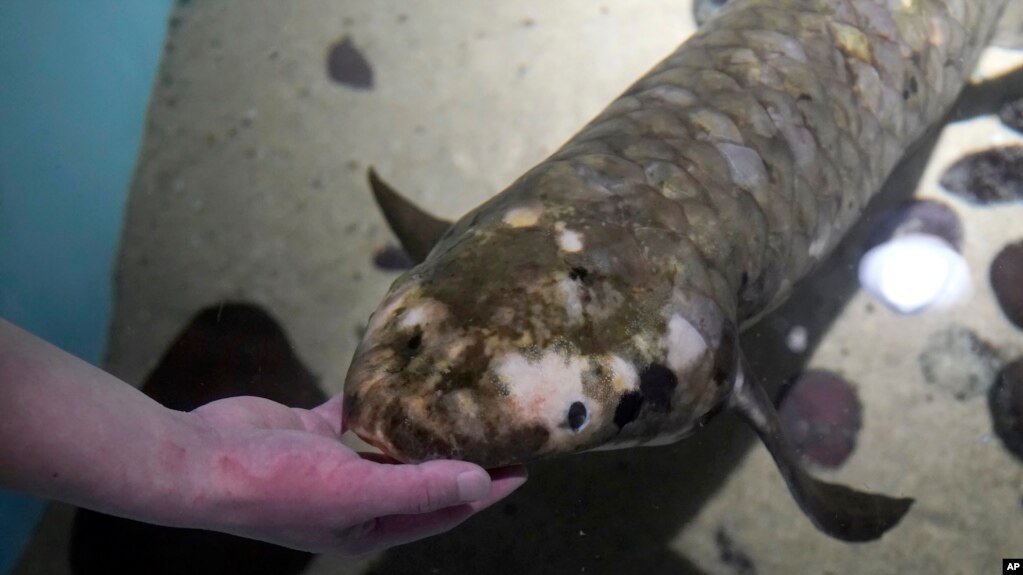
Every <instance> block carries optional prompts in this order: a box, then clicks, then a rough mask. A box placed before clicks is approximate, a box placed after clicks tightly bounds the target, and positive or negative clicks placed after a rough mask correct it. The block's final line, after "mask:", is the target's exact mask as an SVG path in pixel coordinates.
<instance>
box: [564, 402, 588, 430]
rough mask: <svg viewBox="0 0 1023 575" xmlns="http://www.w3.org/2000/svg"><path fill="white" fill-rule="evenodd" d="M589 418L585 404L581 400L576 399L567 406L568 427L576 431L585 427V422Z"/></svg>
mask: <svg viewBox="0 0 1023 575" xmlns="http://www.w3.org/2000/svg"><path fill="white" fill-rule="evenodd" d="M589 420H590V414H589V412H588V411H587V410H586V405H585V404H584V403H583V402H581V401H576V402H575V403H573V404H572V405H571V406H569V408H568V427H569V428H570V429H571V430H572V431H574V432H576V433H578V432H579V431H581V430H582V428H584V427H586V424H587V423H588V422H589Z"/></svg>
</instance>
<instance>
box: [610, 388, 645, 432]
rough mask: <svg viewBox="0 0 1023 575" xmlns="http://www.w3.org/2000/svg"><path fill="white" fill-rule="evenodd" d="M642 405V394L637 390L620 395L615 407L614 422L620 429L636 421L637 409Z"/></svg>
mask: <svg viewBox="0 0 1023 575" xmlns="http://www.w3.org/2000/svg"><path fill="white" fill-rule="evenodd" d="M642 407H643V394H642V393H640V392H638V391H629V392H626V393H624V394H623V395H622V397H621V399H619V400H618V405H617V407H615V416H614V423H615V425H616V426H618V429H621V428H623V427H625V426H626V425H628V424H629V423H632V422H633V421H636V418H637V417H639V411H640V409H641V408H642Z"/></svg>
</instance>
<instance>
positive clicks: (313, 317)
mask: <svg viewBox="0 0 1023 575" xmlns="http://www.w3.org/2000/svg"><path fill="white" fill-rule="evenodd" d="M693 29H694V24H693V21H692V16H691V9H690V3H689V2H688V1H680V0H649V1H644V2H635V1H629V0H603V1H601V2H588V1H583V0H567V1H563V2H550V1H546V2H540V1H535V0H527V1H524V2H515V3H511V2H473V1H469V0H459V1H448V2H441V1H439V0H429V1H424V2H401V1H398V0H387V1H377V2H358V1H354V0H335V1H327V0H293V1H291V2H275V1H272V0H258V1H257V0H230V1H223V2H204V1H193V2H184V1H183V2H179V3H178V6H177V7H176V8H175V9H174V11H173V14H172V18H171V20H170V22H169V30H168V37H167V43H166V47H165V53H164V58H163V62H162V66H161V70H160V73H159V76H158V80H157V84H156V85H155V87H154V92H153V95H152V100H151V103H150V109H149V116H148V123H147V130H146V135H145V139H144V143H143V146H142V148H141V152H140V155H139V159H138V165H137V168H136V174H135V180H134V185H133V188H132V190H131V195H130V200H129V207H128V211H127V213H126V219H125V230H124V234H123V237H122V246H121V253H120V257H119V266H118V272H117V273H118V283H117V290H118V299H117V301H116V313H115V321H114V325H113V327H112V334H111V345H110V349H109V353H108V362H107V368H108V369H109V370H110V371H112V372H113V373H114V374H116V375H117V376H119V377H121V378H123V379H125V380H126V381H129V382H132V383H133V384H136V385H141V384H142V382H144V381H146V378H147V376H148V375H149V374H150V373H151V372H152V371H153V370H154V368H156V367H157V365H158V364H159V363H160V362H161V358H164V354H165V351H166V350H167V348H168V347H169V346H171V344H172V342H174V341H175V340H176V338H178V335H179V333H181V332H182V330H183V329H185V327H186V325H187V324H188V323H189V322H190V321H191V320H192V319H193V317H194V316H195V315H196V314H197V313H199V311H200V310H203V309H206V308H210V307H211V306H213V307H216V306H218V305H219V304H221V303H222V302H230V303H245V304H250V305H252V306H256V307H258V308H260V309H262V310H264V311H265V312H266V313H267V314H269V316H272V318H274V319H275V321H276V322H277V323H278V325H279V327H280V329H281V330H282V331H283V333H284V334H285V335H286V337H287V339H288V341H289V342H290V345H291V347H292V348H293V349H294V351H295V354H296V355H297V358H298V361H300V362H301V363H302V365H304V366H305V368H306V369H308V371H309V372H310V373H311V374H312V376H313V377H314V378H315V380H316V381H317V384H318V386H319V388H320V390H321V391H322V392H324V393H326V394H327V395H332V394H336V393H338V392H340V390H341V386H342V382H343V377H344V374H345V371H346V369H347V366H348V362H349V360H350V358H351V356H352V353H353V352H354V349H355V346H356V345H357V343H358V339H359V335H360V333H361V329H362V328H363V326H364V324H365V320H366V318H367V317H368V315H369V313H370V312H371V311H372V310H373V309H374V308H375V307H376V305H377V303H378V302H379V300H380V298H381V297H382V295H383V294H384V292H385V290H386V288H387V286H388V285H389V284H390V282H391V281H393V279H394V278H395V277H396V274H397V273H398V272H397V271H394V269H391V268H400V267H401V265H402V262H401V261H400V257H396V256H395V254H394V251H393V250H390V249H387V248H388V246H393V245H394V243H395V240H394V239H393V238H392V236H391V235H390V232H389V231H388V229H387V228H386V225H385V224H384V222H383V220H382V218H381V217H380V215H379V214H378V212H377V210H376V208H375V205H374V204H373V201H372V198H371V197H370V194H369V190H368V186H367V184H366V170H367V168H368V167H369V166H373V167H375V168H376V169H377V170H378V171H379V172H380V173H381V174H382V175H384V176H385V177H386V178H387V179H388V180H389V181H390V182H391V183H393V184H394V185H395V186H396V187H398V188H399V189H401V190H403V191H404V192H405V193H407V194H408V195H409V196H410V197H411V198H412V199H414V200H416V201H417V202H419V203H420V205H423V206H426V207H428V208H429V209H430V210H431V211H433V212H434V213H436V214H438V215H441V216H445V217H457V216H458V215H460V214H461V213H463V212H464V211H466V210H467V209H469V208H471V207H473V206H475V205H476V204H478V203H480V202H481V201H482V200H484V199H485V198H487V197H488V196H490V195H492V194H494V193H496V192H498V191H499V190H501V189H502V188H503V187H504V186H505V185H506V184H507V183H509V182H511V181H512V180H513V179H514V178H515V177H517V176H518V175H520V174H521V173H522V172H523V171H525V170H526V169H527V168H529V167H530V166H531V165H532V164H534V163H536V162H537V161H539V160H541V159H542V158H544V157H545V156H546V155H547V154H549V153H550V152H552V151H553V150H554V149H555V148H556V147H557V146H558V145H559V144H560V143H561V142H563V141H564V140H565V139H567V138H568V137H569V136H571V135H572V134H573V133H574V132H575V131H576V130H577V129H578V128H580V127H582V125H583V124H584V123H585V122H586V121H587V120H588V119H589V118H591V117H592V116H593V115H594V114H595V113H596V112H598V111H599V110H600V109H601V108H602V107H603V106H604V105H606V104H607V103H608V102H610V101H611V99H612V98H614V97H615V96H616V95H617V94H618V93H619V92H620V91H622V90H623V89H624V88H625V87H626V86H627V85H628V84H629V83H630V82H631V81H632V80H634V79H635V78H637V77H638V76H639V75H640V74H642V73H643V72H644V71H646V70H647V69H648V68H649V67H651V66H652V65H653V64H654V63H656V62H657V61H658V60H660V59H661V58H662V57H663V56H665V55H666V54H668V53H669V52H670V51H671V50H672V49H674V47H675V46H676V45H677V44H678V43H679V42H680V41H681V40H682V39H684V38H685V37H686V36H687V35H689V34H691V33H692V31H693ZM1019 64H1023V57H1020V56H1019V54H1017V53H1014V52H1012V51H1009V50H999V49H993V50H990V51H989V53H988V54H986V56H985V60H984V65H983V67H982V68H983V71H984V73H985V74H987V75H995V74H997V73H999V72H1000V71H1003V70H1006V69H1009V68H1011V67H1013V66H1015V65H1019ZM1014 142H1015V143H1023V137H1021V135H1020V134H1019V133H1016V132H1013V131H1012V130H1010V129H1008V128H1006V127H1005V126H1003V125H1001V124H1000V123H999V121H998V119H997V118H996V117H994V116H991V115H987V116H983V117H980V118H977V119H975V120H971V121H969V122H963V123H959V124H956V125H953V126H951V127H949V128H948V129H946V130H945V132H944V133H943V134H942V136H941V138H940V141H939V142H938V146H937V148H936V150H935V152H934V153H933V154H932V155H931V156H930V161H929V163H927V164H926V166H921V169H922V175H920V177H919V180H918V181H917V180H916V178H913V177H908V176H907V177H905V178H903V179H902V180H901V181H896V182H894V183H893V184H892V185H891V187H892V188H896V189H897V188H899V186H900V185H902V186H903V187H905V186H906V185H917V189H916V195H917V196H919V197H921V198H926V199H930V200H935V201H937V202H941V203H942V204H943V205H945V206H946V207H948V208H950V209H951V211H952V212H953V213H954V214H955V216H956V217H957V218H958V222H959V224H960V225H961V230H962V242H961V253H962V255H963V256H964V257H965V259H966V261H967V263H968V265H969V269H970V277H971V280H972V288H973V289H972V297H970V298H969V299H968V300H967V301H966V302H963V303H960V304H957V305H955V306H952V307H950V308H948V309H944V310H940V311H931V312H925V313H921V314H916V315H909V316H904V315H898V314H896V313H894V312H891V311H889V310H888V309H887V308H886V307H885V306H883V305H882V304H880V303H879V302H878V301H877V300H875V299H874V298H872V297H871V296H870V295H868V294H866V293H864V292H863V291H861V290H859V289H858V287H857V285H856V280H855V270H854V269H853V268H851V267H850V266H855V263H856V260H857V259H858V257H859V255H860V254H861V253H862V249H861V248H862V246H863V245H864V242H866V241H869V239H868V238H869V237H870V234H871V222H869V221H868V222H867V223H866V224H864V225H862V226H859V228H858V231H857V232H856V234H858V235H856V237H855V238H854V239H853V240H851V241H850V242H849V243H847V244H844V245H843V246H842V248H840V250H839V253H838V254H836V259H835V260H834V261H833V262H832V263H831V264H829V265H828V266H826V269H824V270H822V271H821V272H820V273H818V274H817V275H816V276H815V277H814V279H813V281H812V282H811V283H810V284H808V285H806V286H803V287H802V288H801V289H800V292H799V295H798V297H797V298H795V299H794V300H793V301H792V302H790V303H789V304H788V305H786V306H785V307H783V308H782V309H780V310H778V312H777V313H775V314H774V315H772V316H771V317H770V318H769V319H768V320H766V321H765V322H764V323H763V324H762V325H760V326H759V327H758V328H757V329H756V330H754V331H752V332H750V333H747V334H746V335H745V337H744V339H745V342H744V348H745V349H746V350H747V351H748V353H749V354H750V355H751V356H752V361H753V362H754V364H756V365H758V366H760V367H759V370H760V373H762V374H764V375H765V376H767V377H770V378H772V382H771V383H772V385H773V386H774V387H775V388H777V386H778V384H780V383H781V381H782V380H785V379H788V378H791V377H793V376H794V375H796V374H797V373H800V372H801V371H803V370H806V369H818V370H827V371H828V372H831V373H833V374H836V375H837V376H838V377H840V378H841V379H842V380H843V381H845V382H847V383H848V384H849V386H848V387H849V389H851V390H852V392H853V394H854V396H855V398H856V399H855V400H854V403H856V404H857V405H858V406H859V407H860V408H861V410H862V413H861V415H859V416H858V418H857V422H856V423H857V425H856V426H855V427H856V431H854V432H853V434H854V438H853V440H852V441H851V444H852V450H851V454H849V455H848V458H847V459H845V458H843V461H842V462H841V464H840V465H839V466H838V467H837V468H836V469H833V470H824V469H818V473H819V474H820V475H822V476H825V477H828V478H833V479H835V480H840V481H842V482H846V483H849V484H852V485H857V486H861V487H864V488H869V489H871V490H877V491H882V492H887V493H892V494H899V495H910V496H913V497H915V498H916V500H917V502H916V504H915V506H914V508H913V509H912V510H911V512H910V513H909V515H908V516H907V518H906V519H905V520H904V521H903V523H902V524H901V525H900V526H898V527H897V528H895V529H894V530H893V531H891V532H890V533H888V534H887V535H886V536H885V537H884V538H883V539H882V540H880V541H879V542H875V543H870V544H865V545H847V544H843V543H840V542H837V541H833V540H830V539H828V538H827V537H825V536H824V535H821V534H819V533H818V532H817V531H815V530H814V528H813V527H812V526H811V525H810V524H809V523H808V522H807V521H806V520H805V518H804V517H803V516H802V514H801V513H800V512H799V510H798V509H797V508H796V506H795V504H794V503H793V501H792V500H791V498H790V497H789V495H788V493H787V492H786V491H785V487H784V485H783V483H782V481H781V479H780V477H779V476H778V473H777V471H776V469H775V467H774V464H773V463H772V462H771V460H770V456H769V455H768V453H767V451H766V450H765V449H763V448H762V447H761V446H760V445H759V443H755V442H754V441H753V436H752V433H751V432H750V431H749V430H747V429H745V428H744V427H741V426H740V425H738V424H737V422H736V421H735V420H734V418H731V417H728V416H726V417H723V418H720V420H719V421H717V422H715V423H714V424H712V425H710V426H709V427H708V428H707V429H705V430H703V431H702V432H701V433H700V434H699V435H698V436H696V437H694V438H691V439H688V440H686V441H685V442H683V443H680V444H677V445H674V446H669V447H662V448H651V449H643V450H632V451H623V452H609V453H597V454H588V455H583V456H579V457H574V458H568V459H561V460H556V461H548V462H541V463H538V464H536V465H534V466H532V467H531V479H530V481H529V483H527V485H526V486H525V487H524V488H523V489H521V490H520V491H519V492H518V493H516V494H515V495H514V496H512V497H511V498H509V499H508V500H506V501H505V502H502V503H500V504H498V505H497V506H496V507H494V508H493V509H491V510H489V511H487V512H485V513H483V514H481V515H479V516H477V517H474V518H473V519H471V520H470V521H469V522H468V523H466V524H465V525H463V526H462V527H460V528H459V529H456V530H455V531H453V532H451V533H448V534H445V535H443V536H440V537H437V538H434V539H431V540H429V541H427V542H422V543H417V544H412V545H408V546H404V547H400V548H396V549H393V550H390V551H387V552H384V553H381V554H377V555H375V556H373V557H368V558H364V559H361V560H355V561H352V560H342V559H338V558H331V557H319V558H316V559H314V560H313V561H312V562H311V563H310V564H309V566H308V568H307V569H306V570H305V572H306V573H310V574H317V575H319V574H324V575H325V574H328V573H330V574H344V573H352V574H354V573H381V574H384V573H386V574H391V573H461V572H488V573H505V572H507V573H530V572H550V573H617V572H623V569H625V568H628V569H629V570H645V571H646V572H650V573H708V574H722V575H724V574H736V573H739V574H747V575H748V574H753V573H758V574H787V573H834V574H847V573H864V574H866V573H870V574H888V573H890V574H896V573H964V574H966V573H993V572H998V571H997V569H998V568H999V566H1000V564H1001V558H1002V557H1011V556H1017V557H1018V556H1021V555H1023V539H1021V538H1020V533H1023V462H1021V461H1020V460H1019V459H1017V458H1015V457H1014V456H1013V455H1012V454H1011V453H1010V452H1009V451H1008V450H1007V449H1006V447H1005V446H1004V445H1003V442H1002V441H1001V440H1000V439H999V437H998V436H997V435H996V434H995V433H994V431H993V428H992V417H991V413H990V407H989V401H988V396H989V392H988V387H989V385H991V384H992V383H993V381H994V379H996V375H995V374H997V372H998V370H1000V369H1002V367H1003V366H1004V365H1006V364H1008V363H1009V362H1010V361H1012V360H1014V359H1016V358H1019V357H1021V356H1023V331H1021V330H1020V328H1018V327H1015V326H1014V325H1013V324H1012V323H1011V322H1010V321H1009V320H1008V319H1007V318H1006V315H1005V312H1004V311H1003V309H1002V308H1001V307H1000V306H999V304H998V302H997V299H996V297H995V295H994V293H993V292H992V288H991V284H990V282H989V268H990V265H991V262H992V260H993V259H994V258H995V256H996V254H998V253H999V251H1000V250H1002V248H1003V247H1004V246H1005V245H1007V244H1010V243H1012V242H1018V241H1021V240H1023V225H1021V222H1023V201H1016V202H1006V203H1001V204H989V205H979V204H977V203H973V202H970V201H967V200H964V199H962V198H959V197H956V196H954V195H951V194H949V193H948V192H947V191H946V190H944V189H943V188H942V186H940V185H939V184H938V181H939V180H940V178H941V177H942V174H944V173H945V171H946V170H947V169H948V167H949V166H950V165H952V164H953V163H954V162H955V161H957V160H958V159H960V158H961V157H963V156H964V155H966V154H968V153H972V152H977V151H982V150H985V149H989V148H991V147H994V146H1004V145H1007V144H1011V143H1014ZM905 182H911V183H910V184H906V183H905ZM902 193H904V194H905V193H906V190H902ZM878 209H882V210H883V209H884V207H882V208H878ZM1021 251H1023V250H1021ZM850 270H852V271H851V272H850ZM1019 297H1023V296H1019ZM936 334H937V335H936ZM964 334H966V335H964ZM970 334H972V335H970ZM957 338H958V339H957ZM963 338H965V339H963ZM964 341H965V342H966V343H963V342H964ZM978 342H979V343H978ZM956 354H959V355H956ZM942 357H944V358H946V359H947V358H954V361H951V363H948V365H952V366H953V367H954V366H960V367H961V368H962V369H963V370H964V372H966V373H967V374H968V375H971V376H976V377H975V379H976V378H979V379H977V381H979V383H978V384H976V385H973V386H972V387H971V386H968V385H967V386H965V387H963V386H959V385H958V384H957V383H956V382H955V381H953V382H951V383H949V382H947V381H945V380H943V379H942V377H941V373H944V372H947V369H946V368H947V365H946V364H941V363H940V361H937V360H935V358H939V359H940V358H942ZM936 362H937V363H936ZM935 365H938V366H939V367H935ZM940 365H946V367H940ZM962 366H966V367H962ZM943 370H944V371H943ZM985 370H987V371H985ZM935 374H937V375H935ZM977 374H980V375H977ZM985 378H988V379H985ZM946 379H947V378H946ZM183 393H185V392H183ZM71 515H72V510H70V509H68V508H66V507H63V506H51V508H50V510H49V511H48V513H47V516H46V518H45V520H44V522H43V524H42V525H41V527H40V529H39V531H38V533H37V536H36V538H35V540H34V542H33V543H32V545H31V546H30V548H29V550H28V552H27V553H26V555H25V557H24V559H23V561H22V564H21V566H20V567H19V569H18V571H17V573H20V574H30V573H66V572H69V571H68V566H67V560H66V554H67V547H68V537H69V535H68V532H69V525H70V522H71ZM181 551H182V552H183V553H185V552H187V550H181ZM237 560H238V561H239V562H245V561H246V557H244V556H240V557H238V558H237Z"/></svg>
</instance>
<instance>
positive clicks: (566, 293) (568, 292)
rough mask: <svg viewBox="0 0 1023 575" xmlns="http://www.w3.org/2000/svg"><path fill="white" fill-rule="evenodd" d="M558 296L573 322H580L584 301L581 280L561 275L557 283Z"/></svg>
mask: <svg viewBox="0 0 1023 575" xmlns="http://www.w3.org/2000/svg"><path fill="white" fill-rule="evenodd" d="M555 287H556V289H557V293H558V297H559V298H560V299H561V303H562V304H564V306H565V314H566V315H567V316H568V319H569V321H571V322H572V323H579V322H580V321H582V319H583V303H582V299H581V298H580V293H579V292H580V290H581V289H582V288H581V287H580V286H579V282H577V281H575V280H573V279H572V278H570V277H568V276H567V275H560V276H559V277H558V279H557V283H555Z"/></svg>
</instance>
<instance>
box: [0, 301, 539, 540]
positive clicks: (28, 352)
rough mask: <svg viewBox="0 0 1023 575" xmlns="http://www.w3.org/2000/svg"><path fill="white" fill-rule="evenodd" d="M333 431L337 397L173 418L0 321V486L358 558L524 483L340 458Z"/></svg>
mask: <svg viewBox="0 0 1023 575" xmlns="http://www.w3.org/2000/svg"><path fill="white" fill-rule="evenodd" d="M342 433H344V424H343V422H342V418H341V400H340V398H334V399H332V400H330V401H328V402H327V403H325V404H323V405H321V406H319V407H317V408H315V409H312V410H305V409H295V408H289V407H286V406H284V405H281V404H278V403H274V402H272V401H269V400H265V399H261V398H258V397H234V398H230V399H223V400H220V401H216V402H213V403H209V404H207V405H204V406H202V407H200V408H198V409H196V410H194V411H191V412H179V411H173V410H170V409H167V408H164V407H163V406H161V405H160V404H158V403H156V402H155V401H153V400H152V399H150V398H149V397H147V396H146V395H144V394H143V393H141V392H140V391H138V390H136V389H135V388H133V387H132V386H130V385H128V384H126V383H124V382H122V381H121V380H119V379H117V378H115V377H114V376H112V375H110V374H108V373H106V372H104V371H102V370H100V369H98V368H96V367H93V366H92V365H90V364H88V363H86V362H84V361H81V360H79V359H77V358H75V357H73V356H71V355H70V354H67V353H65V352H63V351H61V350H60V349H58V348H56V347H54V346H52V345H50V344H48V343H46V342H44V341H42V340H40V339H38V338H36V337H34V336H32V335H30V334H29V333H27V332H25V331H23V330H21V329H20V328H18V327H15V326H14V325H12V324H10V323H8V322H6V321H4V320H2V319H0V462H2V464H0V488H4V489H13V490H17V491H23V492H26V493H30V494H33V495H37V496H40V497H44V498H49V499H54V500H58V501H63V502H66V503H70V504H73V505H77V506H81V507H85V508H89V509H94V510H96V511H101V512H103V513H109V514H111V515H117V516H120V517H126V518H129V519H135V520H139V521H145V522H148V523H155V524H159V525H168V526H175V527H192V528H201V529H209V530H215V531H221V532H224V533H231V534H234V535H240V536H242V537H249V538H252V539H258V540H262V541H267V542H271V543H276V544H279V545H284V546H286V547H291V548H294V549H301V550H305V551H311V552H316V553H341V554H345V555H358V554H363V553H368V552H372V551H376V550H380V549H385V548H388V547H392V546H395V545H400V544H402V543H407V542H410V541H414V540H417V539H421V538H424V537H428V536H431V535H436V534H438V533H442V532H444V531H447V530H449V529H451V528H453V527H455V526H457V525H458V524H459V523H461V522H463V521H465V520H466V519H467V518H469V517H470V516H472V515H473V514H474V513H476V512H478V511H480V510H482V509H485V508H486V507H488V506H490V505H492V504H493V503H495V502H497V501H499V500H501V499H502V498H504V497H505V496H507V495H508V494H510V493H511V492H512V491H514V490H515V489H516V488H518V487H519V486H520V485H522V484H523V483H524V482H525V480H526V474H525V469H524V468H522V467H513V468H505V469H500V470H491V471H489V472H488V471H485V470H484V469H482V468H480V467H479V466H476V465H474V464H471V463H466V462H461V461H432V462H428V463H423V464H419V465H404V464H396V463H394V462H391V461H388V460H386V458H383V457H381V456H374V455H367V454H360V453H357V452H355V451H353V450H351V449H349V448H348V447H346V446H345V445H343V444H342V443H341V442H340V441H339V438H340V436H341V434H342Z"/></svg>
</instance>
